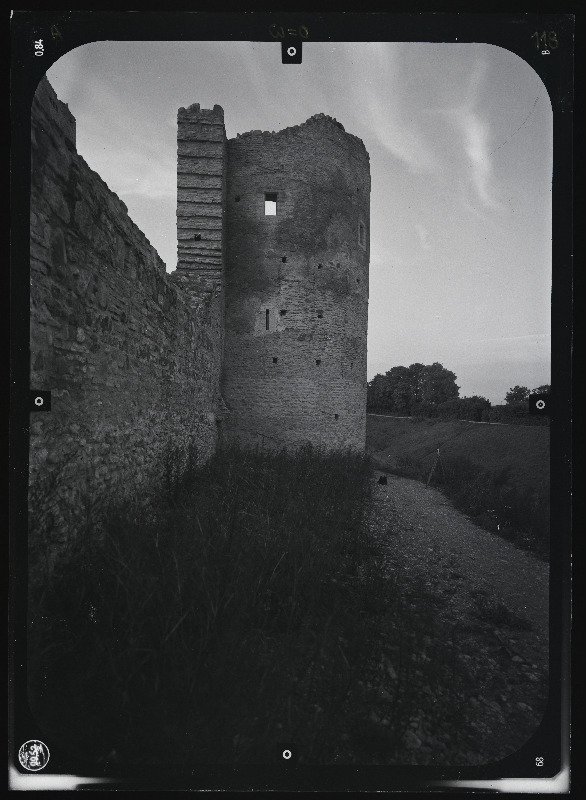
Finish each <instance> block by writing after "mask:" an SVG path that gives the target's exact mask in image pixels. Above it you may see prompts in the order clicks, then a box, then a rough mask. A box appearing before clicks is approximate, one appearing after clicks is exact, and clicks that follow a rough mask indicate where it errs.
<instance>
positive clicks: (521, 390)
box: [505, 386, 529, 406]
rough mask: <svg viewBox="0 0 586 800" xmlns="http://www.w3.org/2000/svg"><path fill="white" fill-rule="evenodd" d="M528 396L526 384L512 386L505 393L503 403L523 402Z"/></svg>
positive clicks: (512, 404) (510, 404)
mask: <svg viewBox="0 0 586 800" xmlns="http://www.w3.org/2000/svg"><path fill="white" fill-rule="evenodd" d="M528 397H529V389H528V388H527V387H526V386H513V388H512V389H509V391H508V392H507V393H506V395H505V403H506V404H507V405H508V406H514V405H517V404H518V403H525V402H526V401H527V399H528Z"/></svg>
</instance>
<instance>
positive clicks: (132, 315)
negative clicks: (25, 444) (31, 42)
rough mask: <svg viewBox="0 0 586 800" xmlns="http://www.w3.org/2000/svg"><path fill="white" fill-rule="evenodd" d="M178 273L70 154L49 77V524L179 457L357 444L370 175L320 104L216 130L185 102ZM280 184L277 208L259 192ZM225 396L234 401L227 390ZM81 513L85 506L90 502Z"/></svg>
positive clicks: (35, 177)
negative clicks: (299, 121) (275, 128)
mask: <svg viewBox="0 0 586 800" xmlns="http://www.w3.org/2000/svg"><path fill="white" fill-rule="evenodd" d="M177 151H178V167H177V169H178V173H177V183H178V203H177V240H178V264H177V270H176V271H175V272H174V273H172V274H171V275H168V274H167V273H166V270H165V265H164V264H163V262H162V261H161V259H160V258H159V256H158V254H157V252H156V251H155V249H154V248H153V247H152V246H151V245H150V243H149V242H148V240H147V239H146V238H145V236H144V234H143V233H142V232H141V231H140V230H139V229H138V228H137V227H136V225H135V224H134V223H133V222H132V220H131V219H130V218H129V216H128V213H127V209H126V206H125V205H124V203H122V202H121V200H120V199H119V198H118V197H117V196H116V195H115V194H114V193H113V192H112V191H110V189H108V187H107V186H106V184H105V183H104V182H103V181H102V180H101V178H100V177H99V175H97V174H96V173H95V172H93V171H92V170H91V169H90V168H89V167H88V165H87V164H86V163H85V161H84V160H83V158H81V156H79V155H78V153H77V151H76V148H75V119H74V118H73V116H72V115H71V114H70V113H69V110H68V108H67V106H66V105H65V104H63V103H61V102H60V101H59V100H58V99H57V97H56V95H55V93H54V91H53V89H52V88H51V86H50V85H49V83H48V82H47V80H46V79H44V80H43V81H42V82H41V84H40V85H39V88H38V90H37V93H36V97H35V99H34V102H33V107H32V180H31V228H30V229H31V245H30V246H31V254H30V255H31V312H30V313H31V343H30V353H31V388H33V389H48V390H50V391H51V393H52V409H51V411H50V412H49V413H38V414H33V415H31V426H30V498H31V500H30V505H31V513H32V515H33V516H35V515H36V516H37V518H38V519H41V518H42V520H43V523H42V526H44V528H45V529H46V531H50V530H54V531H55V535H56V537H57V538H58V537H59V536H61V535H62V534H63V531H64V530H65V531H66V530H67V529H68V528H69V529H72V527H74V524H75V519H76V518H78V517H79V515H80V513H81V512H82V510H83V509H86V511H87V509H88V508H90V507H92V505H93V504H94V501H95V500H96V499H99V498H107V499H108V501H110V500H113V499H120V500H123V499H124V498H125V497H127V498H130V497H134V498H136V497H138V496H140V493H141V492H145V493H146V492H151V491H152V490H153V488H154V489H156V488H157V487H159V486H160V485H161V483H162V482H163V481H164V478H165V470H166V462H167V460H168V458H169V455H170V454H174V458H178V459H179V461H180V460H181V458H182V457H185V454H186V453H187V452H188V450H189V446H190V445H193V447H195V448H196V451H197V455H198V458H199V460H200V461H203V460H205V459H207V458H208V457H209V456H210V454H211V453H213V452H214V449H215V447H216V445H217V441H218V433H219V432H221V431H223V430H224V431H225V432H226V436H227V437H238V438H240V439H242V440H244V441H245V442H246V443H263V442H264V443H265V444H267V445H275V446H282V445H286V446H288V447H296V446H298V445H300V444H302V443H303V442H307V441H311V442H314V443H316V444H321V445H324V446H326V447H328V448H337V447H347V446H349V447H353V448H357V449H363V448H364V444H365V425H366V328H367V309H368V261H369V255H368V254H369V241H368V229H369V205H370V199H369V198H370V173H369V159H368V154H367V152H366V150H365V148H364V145H363V144H362V142H361V141H360V140H359V139H357V138H356V137H354V136H352V135H350V134H347V133H346V132H345V130H344V128H343V127H342V125H340V123H338V122H336V120H333V119H332V118H330V117H326V116H324V115H317V116H315V117H312V118H311V119H309V120H308V121H307V122H306V123H304V124H303V125H299V126H297V127H294V128H287V129H286V130H283V131H280V132H278V133H274V134H270V133H261V132H260V131H253V132H251V133H248V134H244V135H242V136H239V137H237V138H236V139H233V140H230V141H226V135H225V129H224V112H223V110H222V109H221V108H220V106H214V108H213V109H211V110H206V109H200V107H199V105H198V104H195V105H193V106H190V107H189V108H187V109H184V108H182V109H180V110H179V115H178V144H177ZM267 193H268V194H269V195H270V197H273V196H274V195H276V198H277V199H276V203H277V206H276V209H277V213H276V215H275V216H267V215H265V197H266V195H267ZM224 401H225V402H224ZM84 513H85V512H84Z"/></svg>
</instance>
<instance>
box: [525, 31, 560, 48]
mask: <svg viewBox="0 0 586 800" xmlns="http://www.w3.org/2000/svg"><path fill="white" fill-rule="evenodd" d="M534 37H535V46H536V47H537V49H538V50H539V49H540V48H541V47H545V48H546V49H549V50H555V49H556V47H558V46H559V42H558V37H557V36H556V33H555V31H548V32H547V33H546V32H545V31H543V33H542V34H541V36H540V35H539V33H538V31H535V33H532V34H531V38H532V39H533V38H534Z"/></svg>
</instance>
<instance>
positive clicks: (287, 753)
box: [283, 750, 292, 761]
mask: <svg viewBox="0 0 586 800" xmlns="http://www.w3.org/2000/svg"><path fill="white" fill-rule="evenodd" d="M291 755H292V753H291V751H290V750H283V758H284V759H285V761H289V759H290V758H291Z"/></svg>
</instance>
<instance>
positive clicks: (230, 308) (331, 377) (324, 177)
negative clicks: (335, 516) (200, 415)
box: [222, 115, 370, 449]
mask: <svg viewBox="0 0 586 800" xmlns="http://www.w3.org/2000/svg"><path fill="white" fill-rule="evenodd" d="M267 194H269V197H270V196H274V195H276V196H277V213H276V215H275V216H267V215H265V199H266V195H267ZM226 210H227V234H228V235H227V253H226V330H225V354H224V369H223V377H222V392H223V397H224V400H225V402H226V405H227V407H228V409H229V413H228V414H227V418H226V426H227V430H228V432H229V434H230V435H232V436H238V437H239V438H240V439H241V440H243V441H245V442H259V443H260V442H264V443H265V444H276V445H281V444H284V445H293V446H296V445H298V444H301V443H303V442H305V441H311V442H314V443H316V444H321V445H324V446H326V447H328V448H335V447H353V448H356V449H363V448H364V446H365V429H366V334H367V319H368V263H369V210H370V170H369V159H368V154H367V152H366V150H365V148H364V145H363V143H362V142H361V141H360V140H359V139H357V138H356V137H354V136H351V135H349V134H347V133H346V132H345V131H344V129H343V127H342V126H341V125H340V124H339V123H338V122H336V121H335V120H333V119H331V118H329V117H325V116H323V115H318V116H316V117H312V118H311V119H310V120H308V121H307V122H306V123H304V124H303V125H300V126H297V127H294V128H288V129H285V130H283V131H280V132H278V133H275V134H271V133H262V132H260V131H253V132H251V133H248V134H244V135H242V136H240V137H238V138H236V139H233V140H230V141H229V142H228V186H227V198H226Z"/></svg>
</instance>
